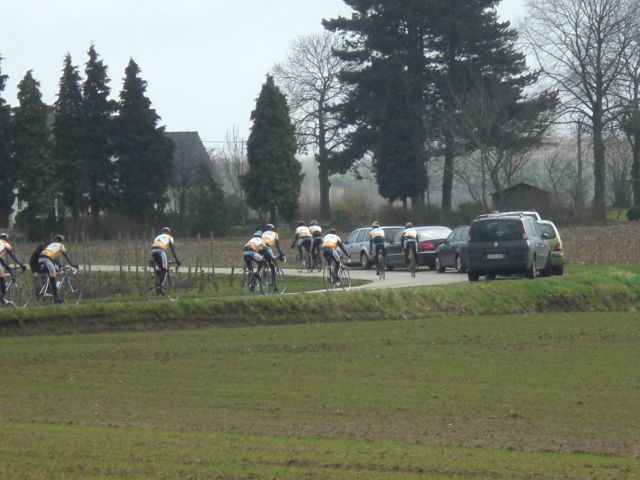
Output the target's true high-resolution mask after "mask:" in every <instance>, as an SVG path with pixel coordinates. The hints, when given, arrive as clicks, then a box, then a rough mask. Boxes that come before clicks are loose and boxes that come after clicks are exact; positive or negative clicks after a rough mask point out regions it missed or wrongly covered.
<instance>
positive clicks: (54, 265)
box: [38, 235, 78, 303]
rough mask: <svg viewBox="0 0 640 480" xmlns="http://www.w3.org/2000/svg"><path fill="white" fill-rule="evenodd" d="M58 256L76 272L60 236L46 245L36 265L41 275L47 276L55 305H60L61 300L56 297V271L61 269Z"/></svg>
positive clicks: (75, 265)
mask: <svg viewBox="0 0 640 480" xmlns="http://www.w3.org/2000/svg"><path fill="white" fill-rule="evenodd" d="M60 256H63V257H64V258H65V260H66V261H67V263H69V265H71V266H72V267H73V268H75V269H76V270H77V269H78V265H77V264H74V263H73V262H72V261H71V258H70V257H69V253H68V252H67V249H66V248H65V246H64V237H63V236H62V235H56V236H55V237H53V242H51V243H50V244H49V245H47V246H46V247H45V248H44V250H42V252H40V257H39V258H38V265H39V267H40V272H41V273H46V274H47V275H49V285H51V289H52V290H53V301H54V302H55V303H61V302H62V299H61V298H60V297H58V283H57V282H56V277H57V276H58V270H59V269H60V268H61V267H62V262H61V261H60Z"/></svg>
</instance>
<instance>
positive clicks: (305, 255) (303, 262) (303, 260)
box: [298, 247, 314, 273]
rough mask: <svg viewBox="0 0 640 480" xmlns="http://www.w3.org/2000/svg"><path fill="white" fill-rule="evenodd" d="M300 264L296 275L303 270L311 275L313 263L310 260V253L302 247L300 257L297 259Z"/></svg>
mask: <svg viewBox="0 0 640 480" xmlns="http://www.w3.org/2000/svg"><path fill="white" fill-rule="evenodd" d="M299 260H300V263H299V264H298V273H302V272H303V271H304V270H306V271H307V272H309V273H311V272H313V269H314V267H313V261H312V259H311V252H309V250H307V249H306V248H305V247H302V257H299Z"/></svg>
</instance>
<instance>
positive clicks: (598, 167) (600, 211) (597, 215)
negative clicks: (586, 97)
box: [593, 109, 607, 220]
mask: <svg viewBox="0 0 640 480" xmlns="http://www.w3.org/2000/svg"><path fill="white" fill-rule="evenodd" d="M602 130H603V122H602V113H601V112H599V111H598V109H596V112H594V116H593V176H594V190H593V219H594V220H606V218H607V205H606V198H605V182H606V166H605V158H604V155H605V147H604V140H603V138H602Z"/></svg>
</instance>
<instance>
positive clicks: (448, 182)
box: [442, 130, 455, 211]
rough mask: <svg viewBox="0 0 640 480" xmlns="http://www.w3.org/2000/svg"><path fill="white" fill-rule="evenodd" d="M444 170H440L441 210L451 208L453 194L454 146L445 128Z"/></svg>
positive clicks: (451, 134)
mask: <svg viewBox="0 0 640 480" xmlns="http://www.w3.org/2000/svg"><path fill="white" fill-rule="evenodd" d="M444 141H445V147H444V170H443V172H442V211H445V210H451V199H452V196H453V160H454V155H455V146H454V138H453V133H451V131H450V130H447V131H446V132H445V135H444Z"/></svg>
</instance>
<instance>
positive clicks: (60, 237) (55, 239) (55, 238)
mask: <svg viewBox="0 0 640 480" xmlns="http://www.w3.org/2000/svg"><path fill="white" fill-rule="evenodd" d="M53 240H54V241H56V242H64V236H63V235H56V236H55V237H53Z"/></svg>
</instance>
